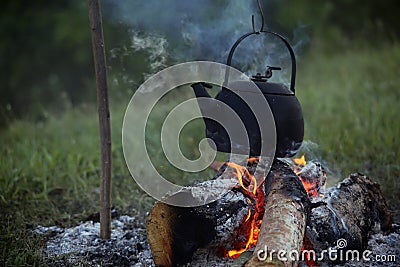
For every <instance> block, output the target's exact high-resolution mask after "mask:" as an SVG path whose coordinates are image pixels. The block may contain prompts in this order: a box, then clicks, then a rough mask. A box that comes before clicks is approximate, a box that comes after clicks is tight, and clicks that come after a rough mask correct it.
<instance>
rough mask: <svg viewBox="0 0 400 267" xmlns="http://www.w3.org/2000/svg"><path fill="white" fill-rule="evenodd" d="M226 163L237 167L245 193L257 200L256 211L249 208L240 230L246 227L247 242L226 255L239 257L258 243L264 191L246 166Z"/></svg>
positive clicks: (255, 159)
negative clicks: (259, 187)
mask: <svg viewBox="0 0 400 267" xmlns="http://www.w3.org/2000/svg"><path fill="white" fill-rule="evenodd" d="M257 160H258V158H249V159H248V160H247V162H248V163H254V162H255V161H257ZM226 164H227V165H228V166H229V167H232V168H234V169H235V174H236V176H237V179H238V181H239V184H240V186H241V189H243V190H244V193H245V194H246V195H247V196H248V197H249V198H252V199H254V200H255V202H256V205H255V211H254V212H252V211H251V209H249V210H248V214H247V217H246V219H245V221H244V223H245V224H244V225H242V226H241V227H240V229H239V231H241V229H244V230H245V234H247V235H248V237H247V241H246V243H245V244H243V245H242V246H241V247H240V248H238V249H232V250H229V251H227V252H226V255H225V256H226V257H230V258H237V257H239V256H240V255H241V254H242V253H243V252H245V251H246V250H248V249H249V248H251V247H253V246H254V245H255V244H256V243H257V239H258V234H259V232H260V229H259V227H260V225H261V222H262V220H261V218H260V217H261V216H262V215H263V214H264V191H263V190H262V189H260V190H261V192H259V191H260V190H257V189H258V188H257V187H258V186H257V180H256V178H255V177H254V176H253V175H252V174H251V173H250V172H249V170H248V169H247V168H246V167H244V166H241V165H239V164H236V163H233V162H227V163H226ZM247 225H249V226H247ZM246 229H248V230H246Z"/></svg>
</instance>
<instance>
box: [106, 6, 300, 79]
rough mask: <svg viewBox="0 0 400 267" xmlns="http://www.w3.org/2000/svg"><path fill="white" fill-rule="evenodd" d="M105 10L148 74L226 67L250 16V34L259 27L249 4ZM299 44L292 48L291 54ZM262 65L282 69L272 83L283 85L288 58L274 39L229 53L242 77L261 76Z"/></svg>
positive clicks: (256, 40) (256, 39) (259, 39)
mask: <svg viewBox="0 0 400 267" xmlns="http://www.w3.org/2000/svg"><path fill="white" fill-rule="evenodd" d="M105 8H106V9H105V11H104V14H105V16H106V17H107V18H108V19H111V20H112V21H114V22H116V23H121V24H123V25H127V26H128V27H129V28H130V29H131V35H132V38H131V40H132V43H131V44H130V48H131V49H133V50H134V51H137V50H146V51H147V52H148V53H149V54H150V55H149V61H150V62H151V63H150V68H151V70H150V71H151V72H153V73H155V72H157V71H158V70H160V69H162V68H165V67H166V64H167V63H166V62H167V59H168V60H170V62H171V63H172V64H174V63H180V62H187V61H192V60H208V61H215V62H220V63H226V59H227V56H228V53H229V50H230V48H231V46H232V45H233V43H234V42H235V41H236V40H237V39H238V38H239V37H240V36H241V35H243V34H245V33H247V32H251V31H252V24H251V16H252V15H253V14H254V15H255V20H256V23H255V24H256V29H259V27H260V24H261V20H260V16H259V11H258V8H257V3H256V1H255V0H254V1H249V0H235V1H228V0H217V1H216V0H214V1H213V0H203V1H186V0H165V1H160V0H143V1H115V0H105ZM265 16H268V14H265ZM265 28H266V29H268V25H266V27H265ZM301 43H302V42H297V43H296V44H293V46H294V48H295V49H297V48H298V47H299V44H301ZM267 65H271V66H280V67H282V68H283V71H282V72H277V73H275V74H274V76H273V81H278V82H285V83H287V82H288V75H289V73H290V57H289V54H288V52H287V50H286V48H285V46H284V45H283V43H281V41H280V40H278V39H277V38H276V37H273V36H270V35H257V36H251V37H249V38H247V39H246V40H244V41H243V42H242V43H241V44H240V46H239V47H238V49H237V50H236V52H235V55H234V59H233V66H234V67H236V68H238V69H239V70H241V71H243V72H245V73H246V74H247V75H254V74H256V73H257V72H261V73H262V72H264V71H265V69H266V66H267Z"/></svg>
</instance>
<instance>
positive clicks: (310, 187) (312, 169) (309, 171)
mask: <svg viewBox="0 0 400 267" xmlns="http://www.w3.org/2000/svg"><path fill="white" fill-rule="evenodd" d="M292 161H293V163H294V164H293V171H294V172H295V173H296V175H297V176H298V177H299V179H300V181H301V182H302V183H303V186H304V189H305V190H306V191H307V193H308V196H309V197H317V196H323V194H322V193H321V192H323V191H324V188H325V182H326V174H325V172H324V171H323V169H322V166H321V164H320V163H318V162H317V163H314V162H309V163H308V164H307V161H306V158H305V155H302V156H301V157H300V158H293V159H292Z"/></svg>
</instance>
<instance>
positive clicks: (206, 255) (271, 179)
mask: <svg viewBox="0 0 400 267" xmlns="http://www.w3.org/2000/svg"><path fill="white" fill-rule="evenodd" d="M292 167H293V166H291V165H290V164H287V163H284V162H281V161H278V160H276V161H275V162H274V164H273V165H272V168H271V171H270V172H269V174H268V176H267V178H266V182H265V193H266V194H265V195H266V198H265V206H264V207H265V213H264V214H259V215H258V216H261V218H262V224H261V227H260V228H261V229H260V232H259V235H258V242H257V245H256V247H255V248H254V249H253V250H252V251H253V254H252V255H251V256H250V258H249V259H248V260H247V262H246V263H245V264H244V266H247V267H249V266H275V265H278V266H279V265H285V266H297V265H298V264H299V262H298V259H301V257H299V258H289V259H288V260H285V259H286V258H288V255H284V257H283V259H284V260H282V257H281V258H279V259H278V257H277V256H278V251H279V250H284V251H286V252H289V251H296V253H298V255H302V253H303V252H304V251H303V252H302V249H307V250H309V249H314V250H315V251H317V252H318V251H322V250H323V249H327V248H329V247H334V246H335V245H336V241H337V240H338V239H340V238H345V239H346V240H347V242H348V245H347V247H346V249H359V250H362V249H365V246H366V243H367V238H368V236H369V235H370V234H371V233H372V232H373V231H374V230H375V231H376V230H378V229H380V230H384V231H387V230H389V229H390V225H391V214H390V211H389V209H388V207H387V205H386V203H385V200H384V198H383V196H382V193H381V191H380V189H379V186H378V185H377V184H375V183H374V182H372V181H371V180H370V179H369V178H367V177H365V176H362V175H360V174H354V175H351V176H350V177H349V178H347V179H345V180H344V181H343V182H342V183H340V184H339V185H338V186H336V187H334V188H331V189H330V190H328V191H327V193H326V194H325V195H324V196H320V195H319V194H317V195H316V197H311V198H309V197H307V192H306V191H305V189H304V187H303V186H302V183H301V180H300V179H299V178H298V176H297V175H296V174H295V173H294V171H293V169H292ZM320 167H321V166H320V164H316V163H312V162H310V163H309V164H307V166H304V168H302V169H301V170H300V171H299V170H295V171H296V173H298V174H299V173H302V174H301V175H302V176H303V177H302V180H304V179H306V178H307V179H309V178H310V177H313V178H312V180H315V177H319V178H320V179H317V180H318V181H317V182H316V183H315V184H316V185H318V184H321V183H320V182H319V181H324V178H325V177H324V176H323V172H322V170H321V168H320ZM225 168H229V167H227V164H226V163H225V164H224V165H223V166H222V167H221V169H220V171H219V172H218V174H217V175H216V177H215V179H217V180H220V183H222V184H223V183H224V181H229V183H231V182H232V180H233V179H236V176H235V175H234V172H232V171H225V172H223V171H224V170H225ZM252 168H254V166H253V165H251V164H250V166H248V169H249V170H250V173H251V172H252ZM208 182H210V181H208ZM303 182H304V181H303ZM204 183H207V182H204ZM261 188H263V187H261ZM256 210H257V205H256V203H254V200H252V199H250V198H249V195H248V194H247V193H246V192H244V190H242V188H241V187H240V186H239V184H238V186H236V187H234V188H233V189H232V190H230V191H228V192H227V193H226V194H225V195H224V196H223V197H222V198H220V199H218V200H217V201H214V202H212V203H210V204H207V205H204V206H200V207H196V208H182V207H174V206H170V205H167V204H165V203H162V202H158V203H156V204H155V206H154V207H153V209H152V210H151V212H150V214H149V216H148V219H147V225H146V227H147V236H148V240H149V244H150V248H151V250H152V255H153V259H154V262H155V264H156V266H177V265H180V264H185V263H187V262H191V266H227V265H232V261H231V260H230V261H229V260H228V259H227V258H226V257H225V256H226V252H227V251H229V250H231V249H234V248H237V246H238V244H243V243H245V241H246V238H248V235H245V234H244V233H245V232H246V231H248V230H249V225H248V222H247V221H246V219H247V217H248V214H249V213H251V214H252V213H253V212H254V211H256ZM261 218H260V219H261ZM303 239H304V240H305V241H306V242H305V243H304V242H303ZM266 248H267V250H268V252H271V251H275V254H272V256H273V257H271V258H270V257H269V256H270V255H267V257H265V255H264V254H263V252H265V249H266ZM193 255H194V256H193ZM281 256H282V255H281ZM285 256H286V257H285ZM242 262H243V260H242ZM218 263H219V265H218ZM308 263H310V261H309V262H308Z"/></svg>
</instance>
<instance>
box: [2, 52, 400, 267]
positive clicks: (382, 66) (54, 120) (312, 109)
mask: <svg viewBox="0 0 400 267" xmlns="http://www.w3.org/2000/svg"><path fill="white" fill-rule="evenodd" d="M301 59H302V60H301V61H300V62H299V64H298V70H299V73H298V77H297V96H298V98H299V99H300V102H301V104H302V107H303V112H304V117H305V122H306V125H305V126H306V128H305V133H306V137H305V139H306V140H310V141H312V142H314V143H316V144H317V145H318V146H316V145H309V144H310V142H307V144H308V145H306V146H304V148H303V152H306V153H307V155H308V159H314V158H315V159H319V160H322V161H324V162H325V163H326V166H327V167H328V169H329V170H330V177H340V178H344V177H346V176H347V175H348V174H349V173H351V172H357V171H359V172H363V173H366V174H368V175H369V176H371V177H372V178H373V179H374V180H375V181H376V182H378V183H380V184H381V188H382V190H383V192H384V194H385V196H386V197H387V199H388V200H389V203H390V204H391V206H392V207H393V209H395V211H396V214H397V216H398V208H399V206H400V205H399V200H398V195H399V191H400V190H399V182H398V179H399V178H400V177H399V176H400V156H399V151H400V140H399V136H400V120H399V117H398V114H397V113H398V111H399V108H398V107H399V102H400V90H399V88H398V84H400V46H399V45H398V44H392V45H384V46H382V47H380V48H367V47H362V48H359V49H358V50H355V49H353V50H344V51H343V50H342V51H338V52H337V53H336V54H332V55H329V54H324V53H321V51H319V52H318V51H312V50H311V51H310V53H309V54H308V55H306V56H303V57H302V58H301ZM110 102H111V105H112V109H111V115H112V116H111V117H112V134H113V203H114V205H115V206H117V207H118V208H119V209H121V210H123V211H125V212H129V210H130V209H132V208H135V209H137V210H139V211H142V212H143V213H144V212H145V211H147V210H148V209H149V207H150V206H151V204H152V203H153V200H152V199H151V198H150V197H148V196H147V195H146V194H145V193H143V192H142V191H141V190H140V189H139V187H138V186H137V185H136V184H135V183H134V182H133V180H132V178H131V177H130V174H129V172H128V170H127V168H126V165H125V162H124V159H123V155H122V145H121V126H122V119H123V114H124V111H125V107H126V104H127V101H120V100H115V99H111V101H110ZM170 108H171V104H170V102H168V101H166V102H165V104H164V105H161V107H160V113H159V114H164V115H165V114H166V112H167V111H168V110H170ZM164 115H158V113H155V115H154V118H153V117H152V120H151V122H149V124H148V125H147V127H148V132H149V135H148V136H147V141H148V142H149V144H150V145H149V151H150V154H151V156H152V160H153V162H154V164H155V165H156V166H158V168H159V170H160V172H162V173H163V174H169V175H170V176H171V180H173V181H175V182H178V183H182V184H187V183H190V182H193V181H194V180H202V179H204V178H207V177H209V178H210V177H211V176H212V174H213V173H212V172H211V171H205V172H202V173H201V174H193V175H189V174H185V173H182V172H180V171H179V170H176V169H175V168H173V167H171V166H170V165H169V164H168V162H167V161H166V159H165V157H163V155H162V154H161V153H159V152H160V147H159V145H160V143H159V131H158V128H159V127H160V125H161V122H162V120H163V116H164ZM203 129H204V128H203V126H202V123H201V121H197V122H196V121H195V122H193V125H192V126H191V128H186V129H184V131H183V136H182V137H181V145H182V150H183V153H184V154H185V155H188V157H191V158H196V157H198V156H199V152H198V150H197V144H198V141H199V140H200V138H201V137H202V135H203ZM0 138H1V141H2V142H1V145H0V149H1V154H0V162H1V164H0V209H1V212H2V216H1V219H0V221H1V237H0V264H1V265H7V266H13V265H39V264H43V262H41V259H40V249H41V247H42V246H43V240H42V239H40V237H37V236H35V235H33V234H32V233H31V232H30V230H29V228H30V226H31V225H32V224H33V225H36V224H39V223H40V224H46V225H50V224H58V225H71V224H74V223H75V222H77V221H79V220H80V219H84V218H85V217H86V216H88V215H89V214H91V213H93V212H96V211H97V209H98V199H99V172H100V167H99V136H98V119H97V112H96V108H94V107H91V106H86V107H80V108H75V109H72V108H71V109H68V110H67V111H66V112H64V114H61V115H57V116H51V115H50V116H48V117H47V118H46V119H45V120H44V121H42V122H35V123H34V122H31V121H26V120H19V121H14V122H12V123H11V124H10V125H9V126H8V128H7V129H3V130H2V131H1V132H0ZM222 157H223V156H222ZM220 158H221V155H220ZM149 179H151V177H149ZM332 179H333V178H332ZM332 181H336V180H334V179H333V180H332ZM332 183H333V182H332Z"/></svg>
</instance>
